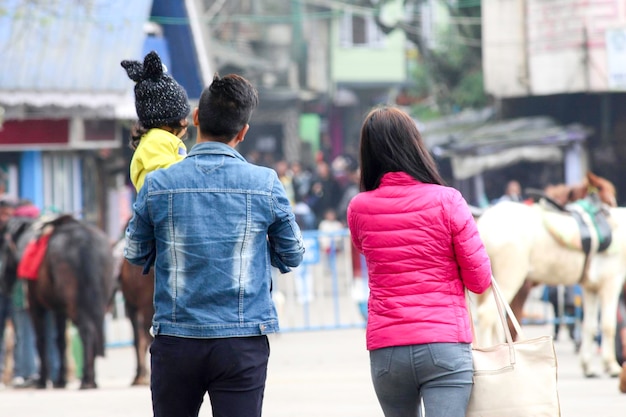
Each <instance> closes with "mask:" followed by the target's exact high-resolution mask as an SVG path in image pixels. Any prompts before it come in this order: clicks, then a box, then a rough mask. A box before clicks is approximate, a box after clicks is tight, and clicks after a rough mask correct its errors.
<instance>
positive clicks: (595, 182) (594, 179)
mask: <svg viewBox="0 0 626 417" xmlns="http://www.w3.org/2000/svg"><path fill="white" fill-rule="evenodd" d="M587 182H588V183H589V185H591V186H594V187H597V188H600V187H601V186H602V182H603V181H602V179H601V178H600V177H598V176H597V175H595V174H594V173H593V172H591V171H587Z"/></svg>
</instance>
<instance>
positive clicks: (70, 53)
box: [0, 0, 152, 107]
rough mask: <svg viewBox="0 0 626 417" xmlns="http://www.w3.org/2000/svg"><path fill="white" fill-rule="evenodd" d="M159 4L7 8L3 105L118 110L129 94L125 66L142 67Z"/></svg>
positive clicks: (1, 47)
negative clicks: (138, 63)
mask: <svg viewBox="0 0 626 417" xmlns="http://www.w3.org/2000/svg"><path fill="white" fill-rule="evenodd" d="M151 7H152V0H133V1H128V0H89V1H84V0H51V1H48V2H25V1H22V0H5V1H4V2H3V5H2V6H1V7H0V9H3V10H1V11H2V12H3V13H0V103H2V104H7V105H16V104H27V105H33V106H42V105H51V104H53V105H58V106H64V107H65V106H75V105H82V106H86V107H99V106H103V105H115V104H116V102H117V101H119V98H120V97H123V96H124V95H125V94H126V93H127V92H128V91H129V86H131V87H132V84H129V79H128V77H126V76H125V74H124V71H123V70H121V69H120V68H121V67H120V61H122V60H123V59H129V58H130V59H140V58H141V57H142V55H141V54H142V47H143V42H144V38H145V35H144V31H143V25H144V23H145V22H146V21H147V20H148V18H149V16H150V9H151Z"/></svg>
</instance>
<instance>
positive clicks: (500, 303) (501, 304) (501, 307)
mask: <svg viewBox="0 0 626 417" xmlns="http://www.w3.org/2000/svg"><path fill="white" fill-rule="evenodd" d="M491 293H492V294H493V296H494V298H495V301H496V307H497V309H498V317H499V318H500V324H501V325H502V329H503V330H504V337H505V338H506V343H507V344H508V345H509V346H510V348H511V350H513V336H512V335H511V330H510V329H509V325H508V323H507V321H506V316H507V315H508V316H509V319H511V323H513V327H514V328H515V331H516V332H517V334H518V336H519V338H520V339H524V336H523V334H524V333H523V331H522V327H521V326H520V324H519V321H517V318H516V317H515V314H513V310H511V306H510V305H509V303H508V302H507V301H506V298H504V296H503V295H502V291H500V287H499V286H498V283H497V282H496V280H495V278H494V277H493V275H492V276H491ZM467 310H468V311H469V315H470V324H471V327H472V336H473V339H474V341H476V330H475V329H474V320H473V318H472V311H471V309H470V306H469V303H468V304H467Z"/></svg>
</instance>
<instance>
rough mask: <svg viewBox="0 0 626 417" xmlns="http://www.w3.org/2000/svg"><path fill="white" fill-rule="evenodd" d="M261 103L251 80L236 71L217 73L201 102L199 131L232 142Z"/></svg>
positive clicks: (213, 137) (215, 138)
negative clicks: (220, 74) (221, 74)
mask: <svg viewBox="0 0 626 417" xmlns="http://www.w3.org/2000/svg"><path fill="white" fill-rule="evenodd" d="M258 103H259V97H258V93H257V91H256V89H255V88H254V87H253V86H252V84H250V82H249V81H248V80H246V79H245V78H243V77H241V76H239V75H236V74H229V75H226V76H224V77H223V78H220V76H219V74H218V73H215V75H214V76H213V82H212V83H211V85H210V86H208V87H207V88H205V89H204V91H202V95H201V96H200V101H199V103H198V122H199V125H200V131H201V132H202V134H204V135H208V136H210V137H211V138H212V139H214V140H217V141H220V142H224V143H227V142H230V141H231V140H232V139H233V138H234V137H235V135H236V134H237V133H238V132H239V131H240V130H241V129H242V128H243V127H244V126H245V125H246V124H247V123H248V121H250V116H251V115H252V111H253V110H254V109H255V108H256V106H257V105H258Z"/></svg>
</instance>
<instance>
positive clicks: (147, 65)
mask: <svg viewBox="0 0 626 417" xmlns="http://www.w3.org/2000/svg"><path fill="white" fill-rule="evenodd" d="M143 68H144V78H145V79H151V80H154V81H157V80H158V79H160V78H162V77H163V64H162V63H161V58H159V55H157V53H156V52H154V51H152V52H150V53H149V54H148V55H146V57H145V58H144V61H143Z"/></svg>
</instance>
